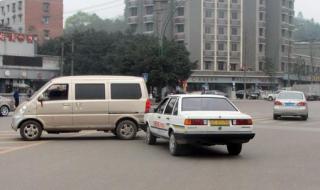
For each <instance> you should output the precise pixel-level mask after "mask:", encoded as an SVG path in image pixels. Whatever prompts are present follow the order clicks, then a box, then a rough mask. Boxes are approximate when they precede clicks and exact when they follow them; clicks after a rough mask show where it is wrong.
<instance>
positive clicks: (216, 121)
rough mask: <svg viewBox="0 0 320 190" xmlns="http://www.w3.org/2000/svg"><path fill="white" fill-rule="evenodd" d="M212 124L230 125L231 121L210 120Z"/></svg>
mask: <svg viewBox="0 0 320 190" xmlns="http://www.w3.org/2000/svg"><path fill="white" fill-rule="evenodd" d="M210 125H211V126H225V127H227V126H230V121H229V120H222V119H220V120H210Z"/></svg>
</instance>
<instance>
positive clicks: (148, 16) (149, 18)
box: [143, 15, 154, 23]
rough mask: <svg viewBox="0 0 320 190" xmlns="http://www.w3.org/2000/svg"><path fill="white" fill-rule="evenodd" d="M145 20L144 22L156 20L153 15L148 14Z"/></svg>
mask: <svg viewBox="0 0 320 190" xmlns="http://www.w3.org/2000/svg"><path fill="white" fill-rule="evenodd" d="M143 22H144V23H151V22H154V17H153V15H146V16H144V17H143Z"/></svg>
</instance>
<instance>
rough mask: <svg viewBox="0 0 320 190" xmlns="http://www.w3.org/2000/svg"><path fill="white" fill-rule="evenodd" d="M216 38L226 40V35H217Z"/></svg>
mask: <svg viewBox="0 0 320 190" xmlns="http://www.w3.org/2000/svg"><path fill="white" fill-rule="evenodd" d="M217 40H218V41H228V36H227V35H218V36H217Z"/></svg>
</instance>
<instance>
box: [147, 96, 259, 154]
mask: <svg viewBox="0 0 320 190" xmlns="http://www.w3.org/2000/svg"><path fill="white" fill-rule="evenodd" d="M145 122H146V124H147V130H146V133H147V135H146V143H147V144H149V145H152V144H155V143H156V140H157V138H164V139H169V150H170V153H171V154H172V155H179V154H180V153H181V148H182V146H183V145H185V144H201V145H227V149H228V152H229V154H230V155H239V154H240V152H241V150H242V144H243V143H247V142H249V141H250V140H251V139H253V137H254V136H255V134H254V133H253V124H252V118H251V117H250V116H248V115H246V114H243V113H241V112H240V111H239V110H238V109H237V108H236V106H235V105H234V104H232V103H231V102H230V101H229V100H228V99H227V98H225V97H223V96H216V95H172V96H169V97H167V98H165V99H164V100H163V101H162V102H161V103H160V104H159V106H158V107H157V108H156V109H155V111H154V113H148V114H146V115H145Z"/></svg>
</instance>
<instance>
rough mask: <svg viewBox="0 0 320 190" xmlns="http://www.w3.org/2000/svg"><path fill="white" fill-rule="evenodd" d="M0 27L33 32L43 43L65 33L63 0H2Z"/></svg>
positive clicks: (0, 3) (27, 32) (0, 4)
mask: <svg viewBox="0 0 320 190" xmlns="http://www.w3.org/2000/svg"><path fill="white" fill-rule="evenodd" d="M0 28H3V29H5V30H11V31H14V32H16V33H24V34H33V35H35V36H37V38H38V42H39V43H40V44H41V43H43V42H44V41H46V40H49V39H51V38H56V37H59V36H61V35H62V34H63V0H1V1H0Z"/></svg>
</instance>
